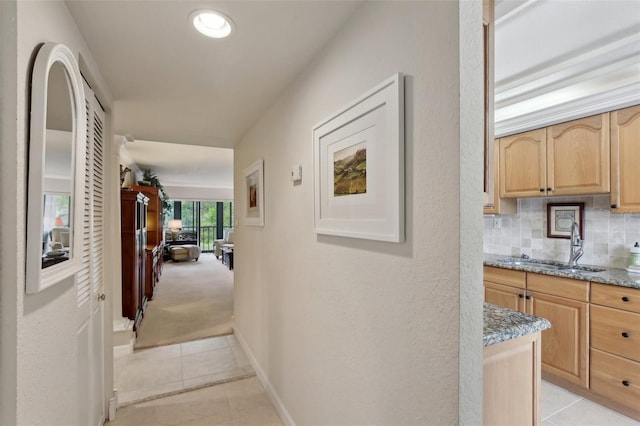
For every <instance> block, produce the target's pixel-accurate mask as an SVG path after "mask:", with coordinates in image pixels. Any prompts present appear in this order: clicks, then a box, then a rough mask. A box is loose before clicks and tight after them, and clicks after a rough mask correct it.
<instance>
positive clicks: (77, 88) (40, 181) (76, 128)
mask: <svg viewBox="0 0 640 426" xmlns="http://www.w3.org/2000/svg"><path fill="white" fill-rule="evenodd" d="M55 63H59V64H60V65H62V67H63V69H64V70H65V72H66V75H67V82H68V86H69V91H70V93H69V96H70V101H71V102H70V103H71V108H72V109H73V111H72V112H71V115H72V119H73V124H72V138H71V141H72V152H71V159H72V164H73V171H72V182H71V186H72V190H71V196H72V200H71V209H72V212H71V214H70V232H71V244H72V245H71V249H70V251H69V260H67V261H64V262H60V263H58V264H56V265H53V266H50V267H48V268H45V269H43V268H42V232H43V231H42V229H43V217H42V215H43V209H44V162H45V149H46V131H47V102H48V99H47V96H48V92H47V91H48V85H49V73H50V71H51V67H52V66H53V65H54V64H55ZM86 126H87V125H86V106H85V100H84V88H83V86H82V76H81V75H80V69H79V68H78V64H77V62H76V60H75V58H74V56H73V53H72V52H71V50H70V49H69V48H68V47H67V46H65V45H62V44H58V43H44V44H42V45H41V46H40V48H39V50H38V51H37V56H36V59H35V62H34V64H33V74H32V77H31V119H30V135H29V183H28V192H27V193H28V198H27V203H28V205H27V207H28V208H27V253H26V254H27V258H26V292H27V294H33V293H38V292H40V291H42V290H44V289H45V288H48V287H51V286H52V285H54V284H57V283H59V282H60V281H62V280H64V279H65V278H68V277H70V276H72V275H73V274H75V273H76V272H78V271H79V270H80V268H81V266H82V262H81V251H82V226H83V205H84V185H83V181H84V169H85V167H84V163H85V143H86V133H87V132H86Z"/></svg>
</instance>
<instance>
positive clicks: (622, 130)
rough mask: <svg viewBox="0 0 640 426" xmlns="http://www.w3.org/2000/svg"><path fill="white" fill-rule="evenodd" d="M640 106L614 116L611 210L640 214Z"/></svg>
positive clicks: (620, 111)
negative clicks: (639, 183)
mask: <svg viewBox="0 0 640 426" xmlns="http://www.w3.org/2000/svg"><path fill="white" fill-rule="evenodd" d="M639 165H640V105H636V106H633V107H629V108H625V109H621V110H618V111H613V112H612V113H611V208H612V209H613V211H614V212H616V213H637V212H640V185H638V182H640V166H639Z"/></svg>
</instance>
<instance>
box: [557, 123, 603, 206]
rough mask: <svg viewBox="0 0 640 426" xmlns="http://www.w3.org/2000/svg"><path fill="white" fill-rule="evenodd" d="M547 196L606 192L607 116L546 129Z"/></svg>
mask: <svg viewBox="0 0 640 426" xmlns="http://www.w3.org/2000/svg"><path fill="white" fill-rule="evenodd" d="M547 183H548V187H549V188H551V189H550V190H548V193H549V195H581V194H599V193H606V192H609V188H610V185H609V113H604V114H599V115H594V116H591V117H586V118H581V119H579V120H574V121H569V122H567V123H561V124H556V125H555V126H550V127H547Z"/></svg>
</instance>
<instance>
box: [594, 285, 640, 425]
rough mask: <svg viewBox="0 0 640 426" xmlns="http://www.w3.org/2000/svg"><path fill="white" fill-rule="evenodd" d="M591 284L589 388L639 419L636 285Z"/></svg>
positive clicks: (638, 299)
mask: <svg viewBox="0 0 640 426" xmlns="http://www.w3.org/2000/svg"><path fill="white" fill-rule="evenodd" d="M591 285H592V288H591V319H590V323H591V352H590V354H591V365H590V374H591V390H592V391H593V392H594V393H596V394H598V395H601V396H603V397H605V398H607V399H609V400H612V401H614V402H615V403H616V404H619V405H620V407H615V408H616V409H618V410H619V411H621V412H623V413H624V414H627V415H629V416H631V417H634V418H636V419H640V405H638V401H640V313H639V312H640V289H633V288H626V287H612V286H607V285H602V284H597V283H592V284H591Z"/></svg>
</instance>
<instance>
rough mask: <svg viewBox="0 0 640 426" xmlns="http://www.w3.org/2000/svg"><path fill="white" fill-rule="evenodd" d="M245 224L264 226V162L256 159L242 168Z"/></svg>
mask: <svg viewBox="0 0 640 426" xmlns="http://www.w3.org/2000/svg"><path fill="white" fill-rule="evenodd" d="M244 176H245V203H246V207H245V212H244V223H245V225H253V226H264V162H263V160H258V161H256V162H255V163H253V164H252V165H250V166H249V167H247V168H246V169H245V170H244Z"/></svg>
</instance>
